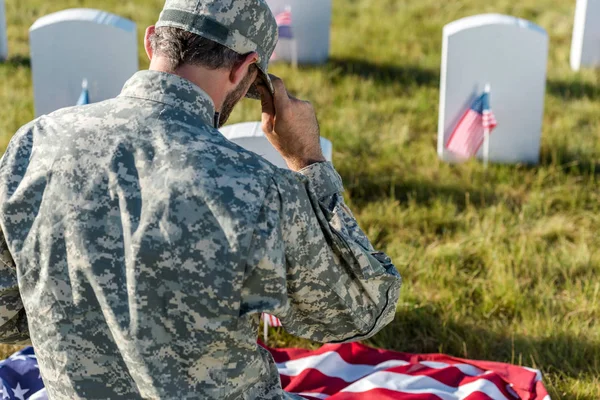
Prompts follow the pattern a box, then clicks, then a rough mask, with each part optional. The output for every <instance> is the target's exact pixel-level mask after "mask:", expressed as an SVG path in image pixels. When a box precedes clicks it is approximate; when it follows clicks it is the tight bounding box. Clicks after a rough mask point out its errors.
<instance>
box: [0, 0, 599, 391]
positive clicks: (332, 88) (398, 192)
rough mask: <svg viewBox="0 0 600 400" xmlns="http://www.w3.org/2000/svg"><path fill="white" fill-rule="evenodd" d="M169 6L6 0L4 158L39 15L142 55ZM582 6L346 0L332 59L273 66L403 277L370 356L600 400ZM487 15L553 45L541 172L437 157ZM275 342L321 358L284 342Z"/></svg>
mask: <svg viewBox="0 0 600 400" xmlns="http://www.w3.org/2000/svg"><path fill="white" fill-rule="evenodd" d="M162 3H163V2H162V0H146V1H142V0H135V1H133V0H119V1H117V0H96V1H92V0H55V1H43V0H27V1H17V0H7V12H8V27H9V31H8V33H9V44H10V52H11V59H10V60H9V61H8V62H7V63H5V64H0V104H2V107H0V147H2V148H3V147H4V146H5V145H6V143H7V142H8V140H9V139H10V136H11V135H12V134H13V133H14V131H15V130H16V129H17V128H18V127H19V126H21V125H22V124H24V123H26V122H27V121H29V120H30V119H31V118H32V116H33V99H32V88H31V77H30V75H31V71H30V68H29V59H28V53H29V49H28V38H27V29H28V28H29V26H30V25H31V24H32V23H33V22H34V21H35V20H36V19H37V18H38V17H40V16H43V15H45V14H47V13H49V12H53V11H56V10H60V9H64V8H69V7H96V8H102V9H105V10H108V11H112V12H116V13H118V14H120V15H123V16H125V17H128V18H131V19H133V20H135V21H136V22H137V23H138V28H139V39H140V43H141V37H142V34H143V29H144V28H145V26H146V25H148V24H151V23H152V22H154V21H155V19H156V17H157V15H158V12H159V10H160V8H161V6H162ZM574 7H575V1H574V0H569V1H565V0H497V1H495V2H481V1H477V0H446V1H440V0H378V1H372V0H335V1H334V20H333V27H332V49H331V60H330V61H329V63H328V64H327V65H324V66H319V67H302V68H300V69H299V70H297V71H296V70H293V69H291V68H289V67H287V66H285V65H276V66H275V67H274V68H273V72H274V73H276V74H278V75H281V76H282V77H283V78H284V79H285V80H286V82H287V84H288V86H289V87H290V88H291V90H292V91H293V92H294V93H296V94H297V95H298V96H300V97H304V98H307V99H309V100H311V101H312V102H313V103H314V104H315V106H316V108H317V110H318V113H319V118H320V121H321V128H322V134H323V136H325V137H327V138H329V139H331V140H332V141H333V143H334V162H335V164H336V166H337V168H338V170H339V171H340V173H341V175H342V176H343V178H344V181H345V183H346V187H347V192H346V195H347V200H348V202H349V203H350V204H351V206H352V207H353V210H355V213H356V215H357V217H358V219H359V220H360V222H361V225H362V226H363V227H364V229H365V230H366V231H367V233H368V234H369V236H370V237H371V238H372V240H373V241H374V243H375V244H376V247H378V248H381V249H383V250H385V251H386V252H388V253H389V254H390V255H391V256H392V258H393V259H394V260H395V262H396V264H397V266H398V268H399V269H400V272H401V273H402V275H403V277H404V281H405V286H404V289H403V293H402V297H401V300H400V303H399V305H398V313H397V317H396V320H395V321H394V322H393V323H392V324H391V326H389V327H387V328H386V329H385V330H384V331H383V332H381V333H380V334H379V335H377V336H376V337H375V338H373V339H372V340H371V341H369V344H371V345H375V346H379V347H385V348H388V349H395V350H400V351H406V352H444V353H449V354H452V355H455V356H459V357H468V358H476V359H487V360H496V361H505V362H511V363H516V364H520V365H526V366H531V367H536V368H539V369H541V370H542V371H543V372H544V380H545V383H546V385H547V386H548V388H549V390H550V392H551V395H552V396H553V398H555V399H569V400H571V399H589V400H592V399H600V322H599V319H600V280H599V279H598V277H599V276H600V251H599V250H600V235H599V234H598V233H599V231H600V213H599V211H600V192H599V191H598V189H597V183H598V177H599V174H600V144H599V141H598V135H599V134H600V75H599V74H596V73H594V72H593V71H586V72H582V73H573V72H571V71H570V68H569V60H568V57H569V48H570V41H571V31H572V24H573V22H572V21H573V15H574ZM484 12H498V13H504V14H510V15H515V16H519V17H523V18H527V19H530V20H532V21H534V22H536V23H538V24H539V25H541V26H542V27H544V28H546V29H547V30H548V32H549V34H550V36H551V40H550V41H551V47H550V61H549V69H548V88H547V96H546V112H545V118H544V132H543V143H542V159H541V164H540V165H539V166H537V167H531V166H525V165H518V166H492V167H491V168H490V169H489V170H487V171H484V170H483V168H482V166H481V165H480V164H479V163H469V164H465V165H461V166H450V165H446V164H443V163H440V162H439V161H438V160H437V156H436V138H437V116H438V98H439V65H440V53H441V38H442V27H443V25H445V24H446V23H448V22H451V21H453V20H455V19H458V18H461V17H465V16H469V15H473V14H478V13H484ZM101 50H102V49H98V51H101ZM141 51H142V48H141V46H140V60H141V65H142V67H143V68H145V67H146V66H147V62H146V60H145V58H144V56H143V54H142V53H141ZM515 64H518V61H516V63H515ZM65 67H68V66H65ZM523 95H524V96H527V93H523ZM258 118H260V115H259V109H258V103H255V102H252V101H247V100H246V101H244V103H243V104H242V106H241V107H240V109H239V110H237V111H236V113H235V115H234V116H233V119H234V122H237V121H242V120H257V119H258ZM499 123H500V124H501V123H502V121H499ZM272 338H273V343H271V344H277V345H281V346H290V345H294V346H295V345H303V346H316V345H315V344H313V343H307V342H302V341H299V340H297V339H294V338H292V337H289V336H288V335H286V334H285V333H283V332H280V331H279V332H277V331H273V332H272ZM9 350H10V349H8V348H7V349H5V351H9Z"/></svg>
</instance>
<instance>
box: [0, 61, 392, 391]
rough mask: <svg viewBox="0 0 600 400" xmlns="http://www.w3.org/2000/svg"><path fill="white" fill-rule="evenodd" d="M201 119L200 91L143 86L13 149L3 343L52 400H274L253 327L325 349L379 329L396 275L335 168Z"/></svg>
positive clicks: (40, 123) (1, 185)
mask: <svg viewBox="0 0 600 400" xmlns="http://www.w3.org/2000/svg"><path fill="white" fill-rule="evenodd" d="M213 120H214V106H213V103H212V101H211V99H210V98H209V97H208V95H207V94H206V93H204V92H203V91H202V90H200V88H198V87H196V86H195V85H193V84H191V83H190V82H188V81H186V80H184V79H182V78H179V77H177V76H175V75H169V74H165V73H160V72H154V71H142V72H139V73H137V74H136V75H134V77H133V78H132V79H131V80H129V81H128V82H127V84H126V85H125V87H124V89H123V92H122V93H121V95H120V96H118V97H117V98H115V99H111V100H108V101H104V102H101V103H97V104H92V105H88V106H82V107H74V108H68V109H63V110H59V111H57V112H55V113H53V114H51V115H48V116H43V117H41V118H39V119H37V120H35V121H33V122H31V123H29V124H28V125H26V126H24V127H23V128H21V129H20V130H19V131H18V132H17V134H16V135H15V136H14V138H13V139H12V141H11V142H10V144H9V146H8V149H7V150H6V153H5V154H4V157H3V158H2V161H1V164H0V224H1V228H2V232H3V234H4V238H3V239H2V240H0V246H1V247H2V249H1V251H0V257H1V259H0V261H1V262H0V327H1V328H0V341H3V342H5V343H8V342H12V343H15V342H19V341H23V340H28V339H29V338H30V340H31V342H32V343H33V345H34V347H35V350H36V353H37V356H38V360H39V366H40V369H41V373H42V377H43V380H44V382H45V384H46V387H47V390H48V393H49V395H50V398H52V399H80V398H86V399H120V398H123V399H139V398H148V399H208V398H214V399H277V398H286V396H289V395H287V394H285V393H284V392H283V391H282V389H281V385H280V382H279V375H278V373H277V369H276V367H275V364H274V362H273V360H272V358H271V357H270V355H269V353H268V352H267V351H265V350H264V349H262V348H261V347H260V346H259V345H257V331H258V327H259V320H260V315H261V313H262V312H268V313H271V314H273V315H275V316H277V317H279V318H280V319H281V320H282V322H283V325H284V327H285V329H286V330H287V331H289V332H290V333H292V334H294V335H297V336H300V337H303V338H308V339H312V340H316V341H321V342H338V341H355V340H359V339H363V338H367V337H369V336H371V335H373V334H375V333H376V332H377V331H378V330H380V329H381V328H382V327H383V326H384V325H386V324H387V323H388V322H390V321H391V320H392V318H393V316H394V311H395V306H396V302H397V299H398V295H399V289H400V285H401V279H400V276H399V275H398V273H397V271H396V269H395V267H394V266H393V265H392V263H391V260H390V259H389V258H388V257H387V256H386V255H385V254H383V253H380V252H376V251H375V250H374V249H373V248H372V246H371V244H370V243H369V241H368V239H367V238H366V236H365V235H364V233H363V232H362V231H361V230H360V229H359V227H358V225H357V223H356V220H355V219H354V218H353V216H352V214H351V212H350V210H349V209H348V208H347V207H346V205H345V204H344V201H343V199H342V195H341V193H342V191H343V187H342V182H341V179H340V177H339V175H338V174H337V173H336V171H335V170H334V168H333V166H332V165H331V164H330V163H319V164H314V165H312V166H310V167H308V168H306V169H305V170H303V171H300V173H294V172H290V171H286V170H282V169H278V168H276V167H274V166H273V165H271V164H269V163H268V162H266V161H265V160H264V159H262V158H261V157H259V156H257V155H255V154H254V153H250V152H248V151H245V150H243V149H242V148H240V147H239V146H237V145H235V144H233V143H231V142H230V141H228V140H227V139H225V138H224V137H223V136H222V135H221V134H220V133H219V132H218V131H217V130H216V129H215V128H213ZM13 260H14V261H13Z"/></svg>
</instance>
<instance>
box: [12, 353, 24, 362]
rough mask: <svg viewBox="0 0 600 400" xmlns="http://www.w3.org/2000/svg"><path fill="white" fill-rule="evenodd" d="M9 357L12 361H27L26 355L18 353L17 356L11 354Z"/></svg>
mask: <svg viewBox="0 0 600 400" xmlns="http://www.w3.org/2000/svg"><path fill="white" fill-rule="evenodd" d="M10 359H11V360H13V361H27V356H24V355H23V354H19V355H18V356H11V357H10Z"/></svg>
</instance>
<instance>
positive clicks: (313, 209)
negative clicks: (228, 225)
mask: <svg viewBox="0 0 600 400" xmlns="http://www.w3.org/2000/svg"><path fill="white" fill-rule="evenodd" d="M342 191H343V186H342V181H341V178H340V177H339V175H338V174H337V172H336V171H335V169H334V168H333V166H332V164H331V163H318V164H314V165H312V166H310V167H308V168H306V169H304V170H302V171H300V173H288V172H285V173H283V172H282V173H281V175H278V176H276V177H275V178H274V181H273V184H272V187H271V189H270V190H269V192H268V194H267V198H266V199H265V202H264V205H263V210H262V211H261V213H260V215H259V218H258V223H257V225H256V230H255V232H254V235H253V240H252V246H251V257H250V261H249V265H248V268H247V279H246V281H245V284H244V289H243V293H242V299H243V301H242V311H243V312H252V311H256V312H258V311H261V312H267V313H270V314H273V315H275V316H277V317H279V318H280V319H281V321H282V323H283V326H284V328H285V329H286V330H287V331H288V332H290V333H292V334H294V335H296V336H299V337H303V338H306V339H310V340H314V341H319V342H346V341H356V340H362V339H366V338H368V337H370V336H372V335H374V334H375V333H377V332H378V331H379V330H380V329H381V328H383V327H384V326H385V325H387V324H388V323H389V322H391V321H392V319H393V318H394V314H395V310H396V303H397V301H398V296H399V291H400V286H401V282H402V281H401V278H400V275H399V274H398V272H397V270H396V268H395V267H394V265H393V264H392V262H391V260H390V258H389V257H388V256H387V255H385V254H384V253H381V252H377V251H375V250H374V249H373V246H372V245H371V243H370V242H369V240H368V238H367V237H366V236H365V234H364V233H363V232H362V230H361V229H360V228H359V227H358V223H357V222H356V220H355V219H354V217H353V215H352V213H351V212H350V210H349V209H348V207H347V206H346V204H345V203H344V200H343V197H342Z"/></svg>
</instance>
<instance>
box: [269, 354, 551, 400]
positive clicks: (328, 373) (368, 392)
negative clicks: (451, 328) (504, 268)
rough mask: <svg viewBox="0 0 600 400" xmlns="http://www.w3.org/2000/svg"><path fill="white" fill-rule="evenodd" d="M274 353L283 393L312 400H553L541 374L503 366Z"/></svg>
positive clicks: (436, 357) (430, 357) (428, 357)
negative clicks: (284, 391)
mask: <svg viewBox="0 0 600 400" xmlns="http://www.w3.org/2000/svg"><path fill="white" fill-rule="evenodd" d="M269 351H270V352H271V354H272V355H273V358H274V359H275V362H276V363H277V368H278V369H279V374H280V376H281V383H282V385H283V388H284V389H285V390H286V391H287V392H290V393H295V394H298V395H300V396H302V397H304V398H307V399H329V400H358V399H365V400H366V399H378V400H396V399H402V400H425V399H427V400H434V399H435V400H439V399H441V400H458V399H466V400H484V399H485V400H489V399H493V400H504V399H524V400H550V396H549V395H548V392H547V391H546V389H545V387H544V385H543V383H542V381H541V373H540V372H539V371H537V370H533V369H529V368H524V367H518V366H514V365H508V364H503V363H497V362H488V361H472V360H463V359H460V358H455V357H450V356H446V355H443V354H422V355H417V354H406V353H398V352H393V351H388V350H378V349H374V348H371V347H367V346H364V345H362V344H358V343H350V344H337V345H325V346H323V347H322V348H320V349H319V350H316V351H309V350H301V349H269Z"/></svg>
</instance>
